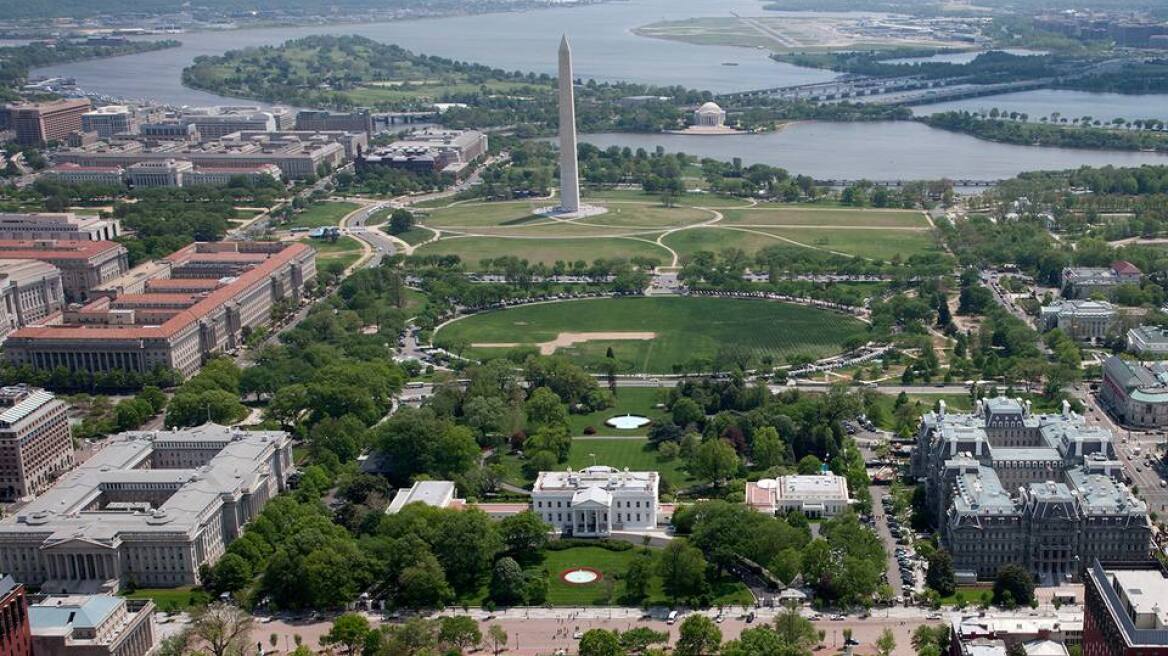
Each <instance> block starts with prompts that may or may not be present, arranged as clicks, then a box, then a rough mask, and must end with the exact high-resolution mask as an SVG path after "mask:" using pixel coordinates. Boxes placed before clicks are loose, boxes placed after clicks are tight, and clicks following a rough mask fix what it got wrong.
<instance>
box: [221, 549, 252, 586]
mask: <svg viewBox="0 0 1168 656" xmlns="http://www.w3.org/2000/svg"><path fill="white" fill-rule="evenodd" d="M211 572H212V574H211V581H212V582H213V587H214V589H215V590H216V591H218V592H235V591H236V590H242V589H243V588H244V587H245V586H247V584H248V583H250V582H251V579H252V569H251V564H250V563H248V562H247V561H246V560H244V559H243V557H242V556H240V555H238V554H234V553H228V554H226V555H224V556H223V557H222V558H220V559H219V562H217V563H215V566H214V567H213V568H212V570H211Z"/></svg>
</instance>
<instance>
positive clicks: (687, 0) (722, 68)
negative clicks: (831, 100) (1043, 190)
mask: <svg viewBox="0 0 1168 656" xmlns="http://www.w3.org/2000/svg"><path fill="white" fill-rule="evenodd" d="M762 4H763V3H762V2H761V1H760V0H721V1H720V2H718V3H717V4H716V5H711V4H710V3H709V1H708V0H625V1H621V2H608V3H603V4H596V5H587V6H580V7H573V6H563V7H556V8H550V9H539V10H532V11H526V12H519V13H499V14H485V15H476V16H456V17H450V18H436V19H425V20H410V21H396V22H387V23H369V24H357V25H317V26H309V27H294V28H287V27H281V28H263V29H259V28H257V29H242V30H231V31H221V32H199V33H189V34H183V35H180V36H178V37H174V38H178V39H180V40H181V41H182V42H183V45H182V46H181V47H178V48H173V49H170V50H163V51H159V52H150V53H143V54H138V55H128V56H124V57H117V58H113V59H104V60H95V61H86V62H75V63H72V64H62V65H58V66H52V67H48V68H42V69H38V70H37V71H36V73H37V74H39V75H44V76H64V77H73V78H76V80H77V82H78V84H79V86H80V87H81V88H83V89H85V90H86V91H88V92H91V93H101V94H106V95H110V96H116V97H122V98H129V99H151V100H157V101H160V102H165V103H170V104H179V105H182V104H187V105H213V104H240V101H239V100H237V99H229V98H224V97H221V96H217V95H214V94H210V93H205V92H202V91H196V90H193V89H187V88H185V87H183V86H182V82H181V74H182V69H183V68H184V67H185V66H188V65H189V64H190V63H191V62H192V61H193V60H194V59H195V57H197V56H200V55H217V54H221V53H223V52H225V51H227V50H230V49H238V48H244V47H248V46H259V45H272V44H279V43H282V42H283V41H285V40H288V39H294V38H299V37H303V36H308V35H311V34H360V35H362V36H366V37H369V38H372V39H376V40H378V41H383V42H387V43H396V44H398V45H401V46H404V47H406V48H409V49H411V50H415V51H417V52H423V53H427V54H434V55H441V56H445V57H451V58H455V59H461V60H466V61H476V62H481V63H485V64H489V65H492V66H498V67H500V68H505V69H509V70H524V71H535V72H542V73H551V74H554V73H555V64H556V46H557V44H558V40H559V37H560V34H561V33H565V32H566V33H568V34H569V35H570V37H571V38H572V45H573V49H574V51H575V64H576V74H577V76H578V77H581V78H583V79H588V78H595V79H598V80H611V81H617V80H623V81H632V82H644V83H654V84H663V85H666V84H667V85H673V84H676V85H683V86H686V87H690V88H699V89H708V90H711V91H714V92H726V91H736V90H744V89H757V88H765V87H774V86H785V85H795V84H805V83H811V82H821V81H825V80H829V79H832V78H833V77H834V76H835V74H834V73H832V72H831V71H824V70H817V69H810V68H802V67H798V66H793V65H790V64H780V63H777V62H775V61H773V60H771V59H770V58H769V57H768V56H767V52H766V51H764V50H759V49H755V48H735V47H728V46H699V45H690V44H685V43H680V42H675V41H667V40H661V39H650V38H645V37H640V36H637V35H636V34H634V33H633V29H635V28H636V27H639V26H642V25H646V24H648V23H652V22H656V21H660V20H675V19H682V18H689V17H694V16H728V15H729V12H730V11H734V12H736V13H738V14H740V15H760V14H762V13H763V10H762ZM157 38H163V37H157ZM726 63H734V64H737V65H735V66H726V65H724V64H726ZM1026 93H1027V94H1031V95H1024V94H1011V95H1009V96H999V97H993V98H978V99H974V100H969V101H963V102H962V104H961V105H960V107H961V108H969V109H972V108H975V107H994V106H997V107H1000V108H1001V109H1005V110H1007V111H1009V110H1014V111H1022V112H1027V113H1029V114H1030V116H1031V117H1032V120H1033V119H1036V118H1037V117H1038V116H1039V115H1041V114H1043V113H1049V112H1050V111H1061V112H1062V113H1063V115H1064V116H1083V115H1087V114H1089V115H1092V116H1096V117H1100V118H1103V117H1106V116H1110V115H1114V113H1122V114H1123V115H1125V116H1126V117H1127V118H1129V119H1134V118H1151V117H1157V116H1158V115H1162V114H1163V112H1164V110H1163V108H1164V107H1165V106H1166V104H1165V102H1164V100H1165V98H1166V96H1165V95H1163V94H1161V95H1158V96H1118V97H1117V96H1116V95H1115V94H1088V93H1081V92H1057V93H1055V92H1049V91H1036V92H1026ZM1034 94H1038V95H1034ZM1052 94H1054V95H1052ZM1059 107H1062V108H1063V109H1061V110H1060V109H1057V108H1059ZM1117 107H1122V109H1117ZM945 108H947V107H944V106H937V105H933V106H927V107H922V108H917V110H916V111H917V112H918V113H919V112H922V111H937V110H940V109H945ZM583 139H584V140H586V141H589V142H592V143H597V144H600V145H604V146H608V145H621V146H625V145H627V146H631V147H647V148H652V147H655V146H657V145H661V146H664V147H665V148H666V149H667V150H670V151H678V150H679V151H684V152H687V153H691V154H696V155H703V156H710V157H717V158H720V159H730V158H732V157H741V158H742V159H743V160H744V161H746V162H764V163H769V164H774V165H779V166H783V167H786V168H788V169H789V170H791V171H792V172H798V173H806V174H809V175H813V176H815V177H817V178H861V177H864V178H870V179H889V178H898V179H904V178H919V177H924V178H938V177H941V176H946V177H951V178H966V179H997V178H1003V177H1009V176H1012V175H1014V174H1015V173H1018V172H1019V171H1023V170H1031V169H1038V168H1056V169H1063V168H1074V167H1077V166H1081V165H1104V164H1115V165H1136V164H1140V163H1168V157H1166V156H1163V155H1157V154H1153V153H1136V152H1116V151H1088V150H1072V149H1059V148H1034V147H1028V146H1013V145H1006V144H996V143H991V142H986V141H980V140H977V139H973V138H971V137H966V136H963V135H959V134H953V133H949V132H945V131H942V130H935V129H932V128H928V127H926V126H923V125H918V124H913V123H886V122H879V123H824V122H806V123H797V124H794V125H792V126H788V127H787V128H786V129H785V130H783V131H781V132H777V133H770V134H762V135H743V136H729V137H695V136H684V135H665V134H660V135H646V134H600V135H589V136H587V137H584V138H583Z"/></svg>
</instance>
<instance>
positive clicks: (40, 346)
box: [0, 242, 316, 376]
mask: <svg viewBox="0 0 1168 656" xmlns="http://www.w3.org/2000/svg"><path fill="white" fill-rule="evenodd" d="M78 243H82V244H94V243H102V242H78ZM0 244H2V243H0ZM315 279H316V252H315V251H314V250H313V249H312V248H311V247H309V246H307V245H305V244H282V243H279V242H214V243H196V244H191V245H190V246H187V247H186V248H183V249H181V250H179V251H177V252H175V253H174V254H172V255H170V256H169V257H167V258H165V259H164V260H161V261H158V262H149V263H147V264H144V265H142V266H140V267H137V268H135V269H134V270H133V271H130V272H129V273H127V274H126V275H124V276H121V277H118V278H115V279H112V280H106V281H103V284H102V285H101V286H100V288H98V289H95V290H93V293H92V294H91V295H92V296H93V297H94V300H92V301H90V302H89V303H87V304H85V305H83V306H79V307H72V308H70V309H69V310H68V311H66V312H65V316H64V318H63V320H62V321H60V322H55V323H46V324H43V325H37V326H26V327H24V328H20V329H18V330H16V331H14V332H12V333H11V334H10V335H9V336H8V339H7V341H6V342H5V344H4V351H5V355H6V356H7V358H8V360H9V361H10V362H12V363H14V364H17V365H25V366H31V367H35V368H37V369H55V368H57V367H64V368H65V369H68V370H70V371H78V370H81V371H91V372H105V371H113V370H124V371H134V372H138V373H146V372H149V371H152V370H154V369H156V368H159V367H167V368H171V369H175V370H177V371H179V372H180V373H182V374H183V375H184V376H189V375H191V374H193V373H195V372H197V371H198V370H199V368H200V367H201V366H202V365H203V362H204V360H205V359H206V358H208V357H210V356H212V355H215V354H217V353H223V352H228V351H232V350H234V349H235V348H237V347H239V346H240V345H241V344H242V342H243V339H244V337H245V333H246V331H248V330H251V329H253V328H258V327H260V326H263V325H266V324H267V323H268V321H270V319H271V310H272V306H273V304H275V303H276V302H277V301H280V300H287V301H291V302H293V303H295V302H298V301H299V300H300V298H301V296H302V295H303V293H304V291H305V290H306V289H308V288H309V286H310V285H311V284H312V282H313V281H314V280H315Z"/></svg>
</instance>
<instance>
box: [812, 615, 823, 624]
mask: <svg viewBox="0 0 1168 656" xmlns="http://www.w3.org/2000/svg"><path fill="white" fill-rule="evenodd" d="M821 619H823V615H821V614H819V613H812V614H811V621H813V622H817V621H819V620H821Z"/></svg>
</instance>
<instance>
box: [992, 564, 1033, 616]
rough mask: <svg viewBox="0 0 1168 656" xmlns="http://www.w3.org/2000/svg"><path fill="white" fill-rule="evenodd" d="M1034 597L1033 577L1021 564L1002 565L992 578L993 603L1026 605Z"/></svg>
mask: <svg viewBox="0 0 1168 656" xmlns="http://www.w3.org/2000/svg"><path fill="white" fill-rule="evenodd" d="M1033 598H1034V579H1033V578H1031V576H1030V572H1028V571H1026V568H1024V567H1022V566H1021V565H1015V564H1010V565H1004V566H1002V568H1001V569H999V570H998V575H997V577H995V578H994V603H995V604H997V605H1001V606H1007V607H1009V606H1011V605H1014V604H1017V605H1020V606H1026V605H1029V604H1030V600H1031V599H1033Z"/></svg>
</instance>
